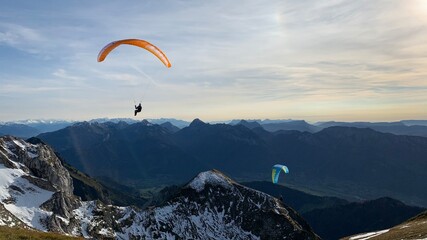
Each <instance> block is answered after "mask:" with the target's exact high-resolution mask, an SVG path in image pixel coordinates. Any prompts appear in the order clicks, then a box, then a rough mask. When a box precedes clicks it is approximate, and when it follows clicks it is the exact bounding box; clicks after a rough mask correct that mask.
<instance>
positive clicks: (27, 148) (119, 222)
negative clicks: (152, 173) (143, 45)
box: [0, 136, 319, 239]
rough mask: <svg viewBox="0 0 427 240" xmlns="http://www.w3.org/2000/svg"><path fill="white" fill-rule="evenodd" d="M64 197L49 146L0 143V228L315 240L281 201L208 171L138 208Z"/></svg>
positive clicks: (67, 189) (62, 174)
mask: <svg viewBox="0 0 427 240" xmlns="http://www.w3.org/2000/svg"><path fill="white" fill-rule="evenodd" d="M72 192H73V186H72V181H71V178H70V175H69V174H68V172H67V170H66V169H65V168H64V167H63V166H62V164H61V162H60V161H59V159H58V158H57V157H56V155H55V154H54V152H53V151H52V149H51V148H50V147H48V146H46V145H45V144H42V143H40V142H36V141H33V143H29V142H26V141H24V140H22V139H18V138H14V137H10V136H8V137H2V138H0V202H1V204H2V205H3V206H4V208H1V205H0V210H2V209H3V211H0V225H8V226H10V225H17V224H21V225H23V226H27V227H31V228H36V229H39V230H44V231H54V232H60V233H66V234H69V235H74V236H83V237H85V238H95V239H319V237H318V236H317V235H316V234H315V233H314V232H313V231H312V230H311V228H310V226H308V224H307V223H306V222H305V221H304V220H303V219H302V218H301V217H300V216H299V215H298V214H297V213H296V212H295V211H293V210H292V209H291V208H289V207H287V206H286V205H284V204H283V203H282V202H281V201H279V200H278V199H276V198H273V197H271V196H270V195H267V194H265V193H261V192H259V191H256V190H253V189H250V188H247V187H244V186H242V185H239V184H237V183H236V182H234V181H233V180H231V179H230V178H228V177H226V176H225V175H224V174H222V173H221V172H219V171H216V170H212V171H207V172H202V173H200V174H199V175H197V176H196V177H195V178H194V179H193V180H191V181H190V182H189V183H188V184H186V185H185V186H183V187H181V188H174V189H172V190H171V191H168V194H165V195H164V196H162V198H160V200H159V199H158V200H157V201H154V202H155V204H156V205H153V206H150V207H147V208H146V209H137V208H134V207H117V206H113V205H105V204H103V203H101V202H100V201H86V202H85V201H81V200H80V199H79V198H77V197H75V196H74V195H73V194H72ZM3 216H5V217H4V218H3ZM6 218H7V219H12V220H14V223H11V222H10V221H9V222H7V221H6V220H7V219H6ZM12 222H13V221H12Z"/></svg>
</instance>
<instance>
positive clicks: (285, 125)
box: [262, 120, 322, 133]
mask: <svg viewBox="0 0 427 240" xmlns="http://www.w3.org/2000/svg"><path fill="white" fill-rule="evenodd" d="M262 127H263V128H264V129H265V130H267V131H270V132H275V131H279V130H297V131H300V132H310V133H314V132H317V131H319V130H321V129H322V128H320V127H317V126H314V125H311V124H309V123H307V122H306V121H304V120H295V121H288V122H279V123H265V124H262Z"/></svg>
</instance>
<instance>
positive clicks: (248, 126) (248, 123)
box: [236, 120, 262, 129]
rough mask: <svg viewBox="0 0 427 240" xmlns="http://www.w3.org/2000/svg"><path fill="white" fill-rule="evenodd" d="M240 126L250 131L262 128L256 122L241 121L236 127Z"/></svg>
mask: <svg viewBox="0 0 427 240" xmlns="http://www.w3.org/2000/svg"><path fill="white" fill-rule="evenodd" d="M238 124H240V125H243V126H245V127H247V128H249V129H254V128H258V127H262V126H261V124H259V123H258V122H255V121H246V120H241V121H240V122H238V123H237V124H236V125H238Z"/></svg>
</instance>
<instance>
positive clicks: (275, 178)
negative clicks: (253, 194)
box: [271, 164, 289, 184]
mask: <svg viewBox="0 0 427 240" xmlns="http://www.w3.org/2000/svg"><path fill="white" fill-rule="evenodd" d="M281 171H283V172H285V173H289V169H288V167H286V166H285V165H281V164H276V165H274V166H273V169H272V172H271V179H272V181H273V183H274V184H277V181H278V180H279V175H280V172H281Z"/></svg>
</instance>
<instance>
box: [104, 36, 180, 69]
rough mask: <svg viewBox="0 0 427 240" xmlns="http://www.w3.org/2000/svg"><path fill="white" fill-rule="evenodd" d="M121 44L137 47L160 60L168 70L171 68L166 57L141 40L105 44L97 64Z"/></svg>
mask: <svg viewBox="0 0 427 240" xmlns="http://www.w3.org/2000/svg"><path fill="white" fill-rule="evenodd" d="M122 44H127V45H133V46H137V47H140V48H144V49H145V50H147V51H149V52H151V53H152V54H154V56H156V57H157V58H158V59H160V61H162V63H163V64H164V65H165V66H166V67H168V68H170V67H171V66H172V65H171V63H170V62H169V59H168V58H167V57H166V55H165V54H164V53H163V52H162V51H161V50H160V49H159V48H158V47H156V46H154V45H153V44H151V43H149V42H147V41H145V40H141V39H123V40H118V41H114V42H111V43H109V44H107V45H106V46H105V47H104V48H103V49H102V50H101V51H100V52H99V54H98V62H102V61H104V59H105V58H106V57H107V56H108V54H109V53H110V52H111V51H113V50H114V49H115V48H116V47H118V46H120V45H122Z"/></svg>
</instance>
